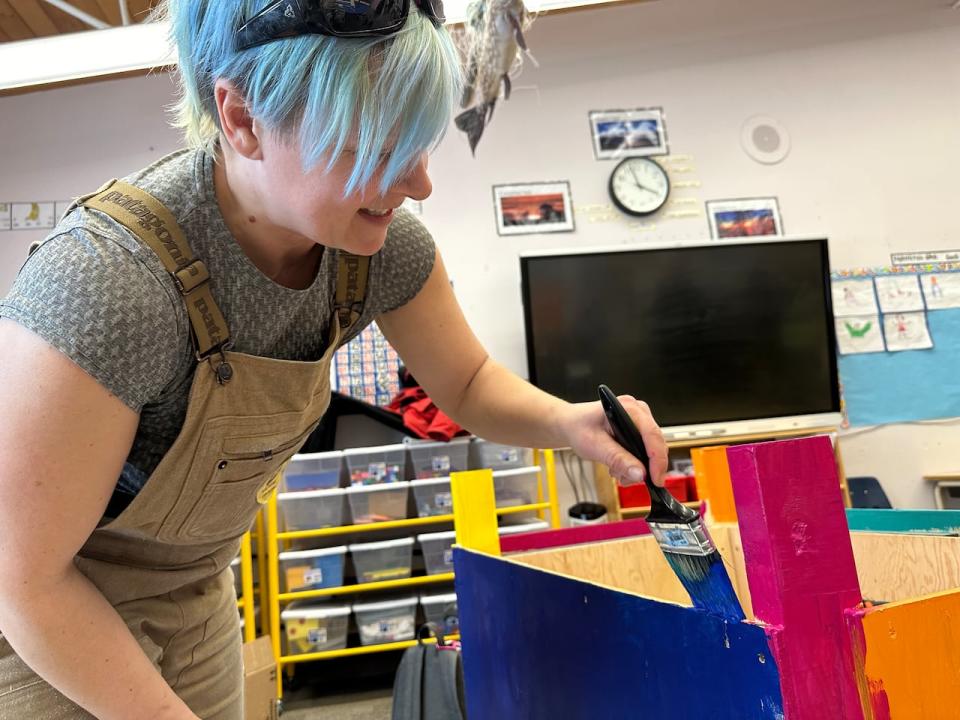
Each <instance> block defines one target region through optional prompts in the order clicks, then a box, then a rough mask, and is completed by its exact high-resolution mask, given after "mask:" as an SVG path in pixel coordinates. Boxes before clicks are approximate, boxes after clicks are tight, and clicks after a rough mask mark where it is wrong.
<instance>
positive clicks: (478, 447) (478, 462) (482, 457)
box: [473, 438, 533, 470]
mask: <svg viewBox="0 0 960 720" xmlns="http://www.w3.org/2000/svg"><path fill="white" fill-rule="evenodd" d="M473 453H474V458H473V465H474V467H476V468H490V469H491V470H510V469H512V468H521V467H530V466H531V465H533V450H531V449H530V448H523V447H515V446H513V445H501V444H500V443H495V442H490V441H489V440H482V439H480V438H477V439H476V440H474V442H473Z"/></svg>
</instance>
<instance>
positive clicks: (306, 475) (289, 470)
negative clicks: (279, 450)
mask: <svg viewBox="0 0 960 720" xmlns="http://www.w3.org/2000/svg"><path fill="white" fill-rule="evenodd" d="M342 468H343V453H342V452H341V451H339V450H334V451H332V452H322V453H310V454H308V455H294V456H293V457H292V458H290V462H289V463H287V467H286V469H285V470H284V471H283V487H284V490H286V491H287V492H297V491H301V490H329V489H330V488H335V487H339V486H340V471H341V469H342Z"/></svg>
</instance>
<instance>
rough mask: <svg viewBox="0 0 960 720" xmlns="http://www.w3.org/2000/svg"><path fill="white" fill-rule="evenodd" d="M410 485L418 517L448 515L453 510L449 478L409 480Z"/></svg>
mask: <svg viewBox="0 0 960 720" xmlns="http://www.w3.org/2000/svg"><path fill="white" fill-rule="evenodd" d="M410 487H411V488H413V499H414V502H415V503H416V505H417V515H419V516H420V517H432V516H434V515H449V514H451V513H452V512H453V495H452V494H451V492H450V478H436V479H425V480H411V481H410Z"/></svg>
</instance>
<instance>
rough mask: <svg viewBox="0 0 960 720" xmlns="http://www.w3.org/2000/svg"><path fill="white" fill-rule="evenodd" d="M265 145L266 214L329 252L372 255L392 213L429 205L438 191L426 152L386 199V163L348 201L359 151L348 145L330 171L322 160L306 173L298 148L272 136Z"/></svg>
mask: <svg viewBox="0 0 960 720" xmlns="http://www.w3.org/2000/svg"><path fill="white" fill-rule="evenodd" d="M261 142H262V151H263V163H262V166H261V170H262V172H259V173H258V175H259V176H260V177H259V178H258V180H257V183H256V184H257V185H258V188H257V189H258V194H259V196H260V197H259V201H260V202H259V204H260V205H261V212H262V213H265V214H266V216H267V219H268V221H269V222H270V223H271V224H272V225H276V226H279V227H282V228H284V229H286V230H289V231H290V232H292V233H295V234H296V235H300V236H302V237H304V238H307V239H309V240H310V241H312V242H314V243H317V244H321V245H324V246H326V247H331V248H339V249H341V250H346V251H347V252H351V253H354V254H356V255H373V254H374V253H376V252H377V251H378V250H380V248H381V247H382V246H383V243H384V241H385V240H386V237H387V228H388V227H389V225H390V222H391V220H392V219H393V211H394V210H395V209H396V208H398V207H399V206H400V205H401V203H403V201H404V199H406V198H408V197H409V198H413V199H414V200H425V199H426V198H427V197H428V196H429V195H430V193H431V192H432V190H433V185H432V184H431V182H430V177H429V175H428V174H427V154H426V153H424V154H423V155H422V156H421V157H420V160H419V161H418V162H417V164H416V166H415V167H414V169H413V170H412V171H411V172H410V173H409V174H408V175H407V176H406V177H403V178H400V179H399V180H398V181H397V182H396V183H394V184H393V185H392V186H391V187H390V188H388V189H387V192H386V194H384V195H383V196H380V194H379V192H378V187H379V184H380V177H381V173H382V168H383V166H384V165H385V164H386V158H384V160H383V161H382V162H381V165H380V167H379V168H378V170H377V172H376V173H375V174H374V176H373V178H372V179H371V181H370V183H369V184H368V185H367V186H366V187H365V188H361V189H360V190H359V191H358V192H356V193H354V194H352V195H350V196H348V197H344V195H343V189H344V187H345V186H346V184H347V180H348V178H349V177H350V173H351V172H352V171H353V164H354V160H355V155H354V150H355V148H353V147H350V146H348V147H347V149H346V151H345V152H344V153H343V154H342V155H341V156H340V158H339V159H338V160H337V162H336V163H335V164H334V165H333V167H332V168H331V169H330V170H329V171H327V169H326V162H325V161H324V160H323V159H321V161H320V162H319V163H317V166H316V167H314V168H313V169H312V170H310V171H309V172H307V173H304V172H303V170H302V168H303V165H302V164H301V160H300V158H301V153H300V148H299V144H298V143H296V142H288V141H283V140H279V139H278V138H277V137H276V135H274V134H273V133H270V134H268V135H267V136H266V137H263V138H261ZM383 211H386V212H385V213H384V212H383Z"/></svg>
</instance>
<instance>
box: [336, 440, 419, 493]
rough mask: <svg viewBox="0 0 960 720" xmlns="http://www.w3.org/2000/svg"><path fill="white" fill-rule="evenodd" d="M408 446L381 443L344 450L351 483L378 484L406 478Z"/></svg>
mask: <svg viewBox="0 0 960 720" xmlns="http://www.w3.org/2000/svg"><path fill="white" fill-rule="evenodd" d="M406 452H407V446H406V445H403V444H397V445H380V446H379V447H367V448H352V449H350V450H344V451H343V457H344V459H346V461H347V468H348V469H349V470H350V484H351V485H377V484H380V483H394V482H400V481H401V480H406V473H405V472H404V471H405V469H406V464H407V456H406Z"/></svg>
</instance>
